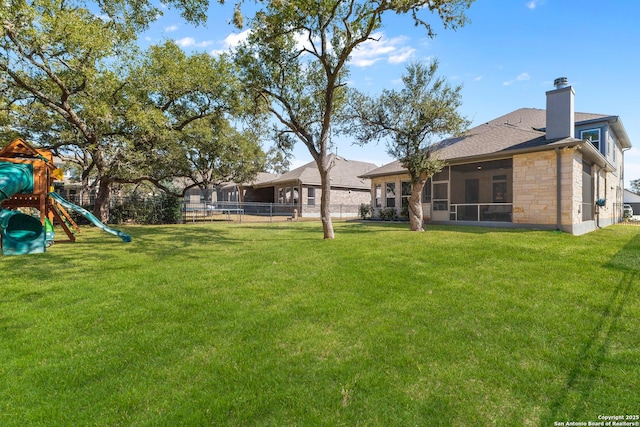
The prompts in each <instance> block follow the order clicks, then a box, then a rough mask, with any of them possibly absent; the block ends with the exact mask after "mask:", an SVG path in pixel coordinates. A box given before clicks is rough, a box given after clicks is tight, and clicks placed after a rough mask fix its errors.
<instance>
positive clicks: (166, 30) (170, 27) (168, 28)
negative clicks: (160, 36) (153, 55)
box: [164, 25, 178, 33]
mask: <svg viewBox="0 0 640 427" xmlns="http://www.w3.org/2000/svg"><path fill="white" fill-rule="evenodd" d="M177 29H178V26H177V25H169V26H168V27H165V28H164V31H165V32H167V33H170V32H172V31H176V30H177Z"/></svg>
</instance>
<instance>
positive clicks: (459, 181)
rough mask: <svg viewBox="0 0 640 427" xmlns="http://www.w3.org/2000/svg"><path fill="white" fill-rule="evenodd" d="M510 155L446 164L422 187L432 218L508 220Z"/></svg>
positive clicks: (442, 219) (510, 192)
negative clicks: (424, 189)
mask: <svg viewBox="0 0 640 427" xmlns="http://www.w3.org/2000/svg"><path fill="white" fill-rule="evenodd" d="M512 183H513V161H512V159H511V158H508V159H502V160H494V161H488V162H478V163H467V164H460V165H449V166H446V167H445V168H444V169H443V170H442V171H440V172H439V173H437V174H436V175H434V176H433V178H432V180H431V183H427V185H429V184H431V194H429V191H428V189H427V190H426V191H425V194H424V195H425V198H424V200H423V202H424V203H426V204H428V205H430V206H425V207H426V208H429V207H430V210H431V220H432V221H494V222H511V221H512V209H513V191H512Z"/></svg>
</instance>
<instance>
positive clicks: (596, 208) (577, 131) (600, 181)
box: [363, 78, 631, 235]
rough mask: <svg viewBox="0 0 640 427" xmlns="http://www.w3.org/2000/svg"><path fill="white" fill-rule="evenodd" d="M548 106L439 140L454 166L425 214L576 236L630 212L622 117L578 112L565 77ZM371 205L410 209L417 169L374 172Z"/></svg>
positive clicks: (437, 183)
mask: <svg viewBox="0 0 640 427" xmlns="http://www.w3.org/2000/svg"><path fill="white" fill-rule="evenodd" d="M554 84H555V89H553V90H551V91H548V92H547V93H546V110H540V109H532V108H522V109H519V110H516V111H513V112H511V113H509V114H506V115H504V116H502V117H499V118H497V119H494V120H491V121H490V122H487V123H484V124H481V125H479V126H476V127H474V128H472V129H470V130H469V131H468V132H466V133H465V134H464V135H463V136H462V137H459V138H450V139H446V140H444V141H441V142H440V143H438V144H437V145H436V146H435V147H433V148H434V153H435V155H437V156H439V157H440V158H441V159H443V160H445V161H446V163H447V165H446V167H445V168H444V169H443V170H442V171H440V172H439V173H437V174H436V175H434V176H433V177H432V178H431V179H430V180H429V181H428V182H427V184H426V185H425V189H424V192H423V195H422V196H423V197H422V200H423V209H424V213H425V220H426V221H428V222H434V223H435V222H439V223H468V224H482V223H484V224H491V225H503V226H523V227H524V226H526V227H535V228H548V229H559V230H562V231H565V232H568V233H572V234H575V235H580V234H584V233H587V232H589V231H592V230H595V229H596V228H598V227H604V226H608V225H610V224H613V223H616V222H618V221H620V220H621V218H622V205H623V182H624V181H623V173H624V166H623V165H624V151H625V150H627V149H629V148H631V142H630V140H629V137H628V135H627V133H626V131H625V129H624V126H623V125H622V121H621V120H620V118H619V117H618V116H612V115H603V114H591V113H576V112H575V111H574V97H575V91H574V89H573V87H571V86H569V85H568V84H567V79H566V78H559V79H556V81H555V82H554ZM363 177H364V178H369V179H371V190H372V200H371V203H372V206H373V207H374V209H376V210H378V211H379V210H382V209H396V210H397V211H398V212H400V211H401V210H402V207H403V205H405V204H406V203H407V198H408V197H409V195H410V188H411V187H410V185H409V183H408V180H409V176H408V173H407V171H406V169H404V168H403V167H402V166H401V165H400V163H399V162H398V161H396V162H392V163H389V164H387V165H384V166H382V167H380V168H377V169H375V170H372V171H370V172H368V173H366V174H365V175H363Z"/></svg>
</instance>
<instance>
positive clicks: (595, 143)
mask: <svg viewBox="0 0 640 427" xmlns="http://www.w3.org/2000/svg"><path fill="white" fill-rule="evenodd" d="M593 132H597V133H598V139H597V140H593V139H591V138H590V137H585V136H584V135H585V134H588V133H593ZM580 139H583V140H585V139H586V140H587V141H589V142H590V143H592V144H593V146H594V147H596V148H597V149H598V151H599V152H600V153H602V129H600V128H592V129H584V130H581V131H580Z"/></svg>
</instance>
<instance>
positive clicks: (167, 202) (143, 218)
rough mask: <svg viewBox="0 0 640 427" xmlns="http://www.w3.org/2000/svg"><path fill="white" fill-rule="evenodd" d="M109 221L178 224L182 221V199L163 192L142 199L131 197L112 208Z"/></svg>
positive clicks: (115, 222)
mask: <svg viewBox="0 0 640 427" xmlns="http://www.w3.org/2000/svg"><path fill="white" fill-rule="evenodd" d="M109 222H112V223H114V224H122V223H125V222H135V223H136V224H177V223H178V222H180V199H178V198H177V197H174V196H171V195H168V194H162V195H160V196H157V197H154V198H149V199H140V198H130V199H126V200H124V201H122V203H120V204H118V205H116V206H114V207H113V208H111V210H110V212H109Z"/></svg>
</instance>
